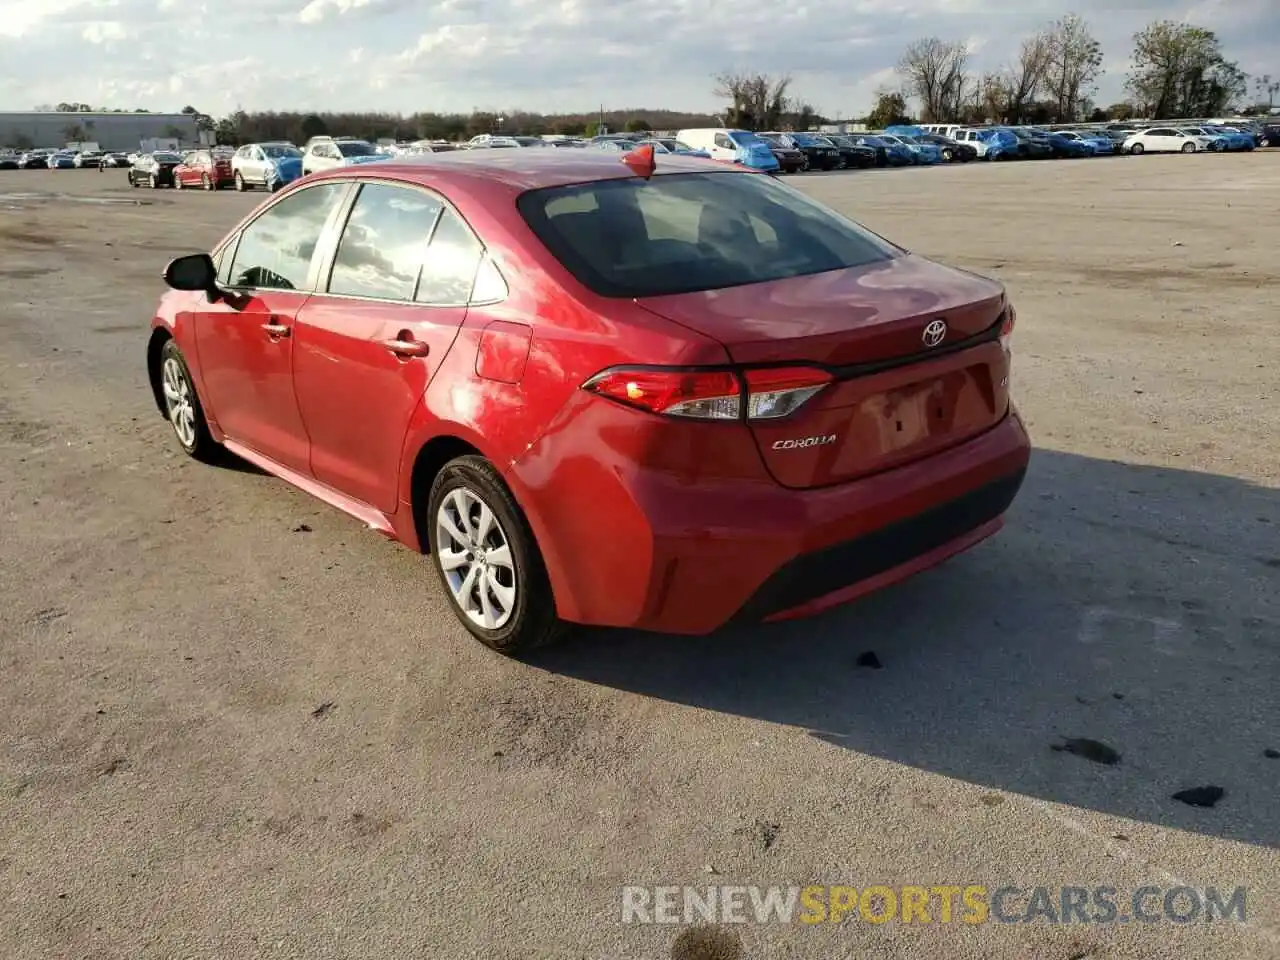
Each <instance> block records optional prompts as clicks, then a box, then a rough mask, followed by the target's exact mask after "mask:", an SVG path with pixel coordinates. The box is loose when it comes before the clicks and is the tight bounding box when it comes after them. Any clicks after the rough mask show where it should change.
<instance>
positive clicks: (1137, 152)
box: [1129, 143, 1143, 157]
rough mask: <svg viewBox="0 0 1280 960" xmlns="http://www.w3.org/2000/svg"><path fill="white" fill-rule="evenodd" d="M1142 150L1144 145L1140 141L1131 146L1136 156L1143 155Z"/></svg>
mask: <svg viewBox="0 0 1280 960" xmlns="http://www.w3.org/2000/svg"><path fill="white" fill-rule="evenodd" d="M1142 151H1143V146H1142V144H1140V143H1135V144H1134V145H1133V146H1132V147H1130V148H1129V152H1130V153H1131V154H1133V155H1134V156H1135V157H1140V156H1142Z"/></svg>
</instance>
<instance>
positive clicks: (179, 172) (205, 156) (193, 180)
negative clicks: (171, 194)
mask: <svg viewBox="0 0 1280 960" xmlns="http://www.w3.org/2000/svg"><path fill="white" fill-rule="evenodd" d="M233 182H234V174H233V173H232V170H231V154H230V153H219V152H215V151H211V150H197V151H195V152H194V153H192V154H189V155H188V156H187V157H186V158H185V159H184V160H183V161H182V163H180V164H178V165H177V166H176V167H174V168H173V186H174V188H175V189H177V190H181V189H182V188H183V187H199V188H201V189H203V190H221V189H222V188H223V187H229V186H231V184H232V183H233Z"/></svg>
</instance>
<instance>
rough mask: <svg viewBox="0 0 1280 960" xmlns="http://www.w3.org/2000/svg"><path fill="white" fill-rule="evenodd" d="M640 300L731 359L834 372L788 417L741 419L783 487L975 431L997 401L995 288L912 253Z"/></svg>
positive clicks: (993, 414) (831, 477) (842, 475)
mask: <svg viewBox="0 0 1280 960" xmlns="http://www.w3.org/2000/svg"><path fill="white" fill-rule="evenodd" d="M639 303H640V304H641V305H642V306H643V307H645V308H646V309H647V310H649V311H650V312H652V313H655V314H657V315H659V316H662V317H665V318H667V319H668V320H672V321H674V322H676V323H679V324H681V325H682V326H685V327H688V328H689V329H692V330H695V331H697V332H698V333H701V334H704V335H706V336H709V337H712V338H714V339H716V340H718V341H719V342H720V343H722V344H723V345H724V347H725V349H726V350H727V351H728V353H729V355H730V357H731V358H732V359H733V361H734V362H735V363H739V364H743V365H769V364H809V365H813V366H820V367H822V368H824V369H826V370H828V371H829V372H830V373H831V374H832V375H833V377H834V381H833V382H832V383H831V384H830V385H829V386H827V387H826V388H825V389H824V390H822V391H821V392H820V393H819V394H818V395H817V396H815V397H814V398H813V399H811V400H809V401H808V402H807V403H805V404H804V405H803V406H801V407H800V409H799V410H797V411H796V412H795V413H793V414H791V415H790V416H788V417H784V418H780V419H776V420H753V421H751V424H750V426H751V430H752V433H753V435H754V436H755V439H756V442H757V444H758V446H759V448H760V454H761V456H762V457H763V459H764V462H765V464H766V465H767V466H768V468H769V470H770V472H771V473H772V474H773V477H774V479H776V480H777V481H778V482H779V483H780V484H782V485H783V486H787V487H795V488H807V487H820V486H828V485H831V484H837V483H842V482H846V481H849V480H854V479H857V478H859V477H863V476H866V475H868V474H872V473H876V472H879V471H882V470H887V469H891V468H893V467H897V466H901V465H902V464H904V463H907V462H909V461H911V460H915V459H919V458H920V457H925V456H928V455H930V454H933V453H937V452H939V451H940V450H943V449H946V448H947V447H950V446H954V445H955V444H958V443H962V442H963V441H965V440H967V439H969V438H970V437H973V436H975V435H977V434H979V433H981V432H983V431H984V430H986V429H988V428H990V427H991V426H993V425H994V424H996V423H997V422H999V420H1000V419H1002V418H1003V417H1004V415H1005V412H1006V411H1007V409H1008V376H1009V363H1008V360H1009V358H1008V355H1007V354H1006V353H1005V350H1004V349H1003V347H1002V346H1001V344H1000V343H999V342H998V339H997V333H998V330H999V324H1000V321H1001V319H1002V317H1003V311H1004V309H1005V306H1006V302H1005V296H1004V289H1003V287H1002V286H1001V285H1000V284H998V283H996V282H995V281H993V280H989V279H986V278H984V277H979V276H977V275H975V274H971V273H967V272H965V271H961V270H956V269H953V268H951V267H946V266H943V265H941V264H936V263H933V262H931V261H929V260H925V259H923V258H921V257H916V256H913V255H906V256H903V257H898V258H895V259H892V260H888V261H882V262H879V263H873V264H869V265H867V266H863V267H855V268H851V269H848V270H839V271H832V272H828V273H822V274H816V275H812V276H806V277H791V278H788V279H785V280H778V281H773V282H770V283H763V284H749V285H745V286H741V287H732V288H728V289H722V290H708V291H702V292H698V293H687V294H677V295H673V296H665V297H649V298H645V299H642V300H640V301H639ZM939 320H940V321H942V322H943V323H944V324H945V334H944V336H943V338H942V340H941V342H938V343H936V344H935V343H932V338H929V339H928V340H926V336H925V331H926V328H927V327H929V325H930V324H935V326H934V330H935V331H936V330H937V325H936V321H939Z"/></svg>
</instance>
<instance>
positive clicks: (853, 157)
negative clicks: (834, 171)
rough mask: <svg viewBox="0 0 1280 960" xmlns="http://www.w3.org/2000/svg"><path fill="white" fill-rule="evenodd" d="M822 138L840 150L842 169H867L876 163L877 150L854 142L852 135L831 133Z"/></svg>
mask: <svg viewBox="0 0 1280 960" xmlns="http://www.w3.org/2000/svg"><path fill="white" fill-rule="evenodd" d="M822 139H824V140H826V141H828V142H829V143H831V144H833V145H834V146H835V148H836V149H837V150H839V151H840V168H841V169H842V170H851V169H857V170H865V169H867V168H868V167H874V166H875V165H876V152H875V150H874V149H873V148H871V147H867V146H863V145H862V144H860V143H854V141H853V138H852V137H847V136H843V135H841V134H838V133H829V134H826V135H824V136H823V138H822Z"/></svg>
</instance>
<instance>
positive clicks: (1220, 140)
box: [1178, 127, 1229, 153]
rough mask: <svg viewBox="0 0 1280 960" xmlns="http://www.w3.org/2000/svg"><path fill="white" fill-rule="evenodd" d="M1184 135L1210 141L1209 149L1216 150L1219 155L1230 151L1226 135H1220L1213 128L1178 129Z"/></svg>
mask: <svg viewBox="0 0 1280 960" xmlns="http://www.w3.org/2000/svg"><path fill="white" fill-rule="evenodd" d="M1178 129H1179V130H1180V131H1182V132H1183V133H1188V134H1190V135H1191V136H1193V137H1204V138H1205V139H1207V140H1208V141H1209V146H1208V148H1207V149H1209V150H1216V151H1217V152H1219V153H1222V152H1223V151H1225V150H1227V149H1229V139H1228V138H1227V136H1226V135H1225V134H1222V133H1219V132H1218V131H1216V130H1214V129H1213V128H1212V127H1178Z"/></svg>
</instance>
